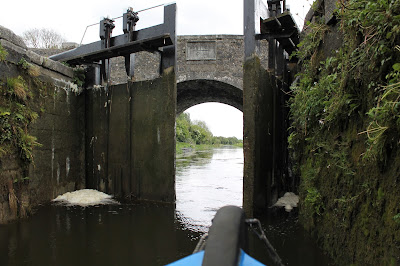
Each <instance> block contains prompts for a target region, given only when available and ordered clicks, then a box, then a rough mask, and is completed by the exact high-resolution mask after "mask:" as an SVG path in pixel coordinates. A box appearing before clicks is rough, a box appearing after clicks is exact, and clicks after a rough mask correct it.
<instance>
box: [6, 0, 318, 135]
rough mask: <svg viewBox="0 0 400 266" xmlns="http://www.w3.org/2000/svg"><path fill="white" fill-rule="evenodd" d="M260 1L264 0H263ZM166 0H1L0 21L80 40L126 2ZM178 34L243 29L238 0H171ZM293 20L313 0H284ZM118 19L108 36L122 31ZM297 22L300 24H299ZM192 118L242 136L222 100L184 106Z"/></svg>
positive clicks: (236, 115) (152, 14) (94, 36)
mask: <svg viewBox="0 0 400 266" xmlns="http://www.w3.org/2000/svg"><path fill="white" fill-rule="evenodd" d="M263 1H264V2H265V3H266V0H263ZM168 2H171V1H168V0H166V1H162V0H136V1H132V0H130V1H129V0H112V1H111V0H96V1H93V0H68V1H56V0H34V1H32V0H23V1H18V0H17V1H16V0H14V1H12V0H10V1H6V0H5V1H3V3H2V4H1V8H0V25H2V26H4V27H6V28H9V29H11V30H12V31H14V32H15V33H16V34H18V35H22V33H23V32H24V31H25V30H27V29H31V28H50V29H54V30H55V31H57V32H59V33H60V34H61V35H62V36H63V37H64V38H65V39H66V40H67V41H69V42H76V43H80V41H81V39H82V36H83V33H84V31H85V28H86V26H87V25H90V24H93V23H97V22H99V21H100V20H101V19H102V18H103V17H111V18H114V17H119V16H121V15H122V14H123V13H124V12H126V9H127V8H128V7H133V9H134V10H135V11H138V10H142V9H145V8H148V7H152V6H156V5H159V4H162V3H168ZM175 2H176V4H177V8H178V15H177V33H178V35H196V34H199V35H204V34H243V0H176V1H175ZM286 2H287V5H289V6H290V9H291V12H292V14H293V16H294V18H295V19H296V21H297V23H298V24H302V21H303V20H304V17H305V15H306V14H307V12H308V10H309V9H310V5H311V4H312V2H313V0H287V1H286ZM139 17H140V21H139V22H138V24H137V29H140V28H145V27H149V26H152V25H155V24H160V23H162V22H163V9H162V7H160V8H155V9H152V10H150V11H145V12H141V13H140V14H139ZM120 23H121V19H119V20H117V21H116V28H115V30H114V31H113V35H119V34H121V33H122V26H121V24H120ZM299 26H300V25H299ZM98 32H99V28H98V26H97V25H96V26H93V27H90V28H89V29H88V31H87V33H86V35H85V38H84V40H83V43H89V42H93V41H97V40H98V39H99V37H98ZM188 112H189V113H190V115H191V117H192V119H197V120H203V121H205V122H206V123H207V124H208V125H209V127H210V129H211V131H212V132H213V134H214V135H215V136H220V135H222V136H226V137H228V136H236V137H238V138H242V125H243V118H242V117H243V114H242V113H241V112H240V111H238V110H237V109H235V108H233V107H230V106H226V105H222V104H214V103H209V104H202V105H197V106H194V107H192V108H190V109H188Z"/></svg>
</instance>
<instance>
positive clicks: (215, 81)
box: [110, 35, 267, 114]
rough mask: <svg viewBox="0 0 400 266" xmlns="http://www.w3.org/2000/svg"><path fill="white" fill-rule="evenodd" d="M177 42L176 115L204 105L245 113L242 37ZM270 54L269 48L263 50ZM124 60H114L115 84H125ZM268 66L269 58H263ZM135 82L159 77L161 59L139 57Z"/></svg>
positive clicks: (204, 37)
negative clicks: (221, 105)
mask: <svg viewBox="0 0 400 266" xmlns="http://www.w3.org/2000/svg"><path fill="white" fill-rule="evenodd" d="M177 39H178V42H177V73H176V79H177V108H176V109H177V110H176V111H177V114H180V113H182V112H183V111H185V110H186V109H188V108H190V107H192V106H194V105H197V104H201V103H206V102H219V103H224V104H227V105H230V106H232V107H235V108H237V109H239V110H240V111H243V63H244V54H243V50H244V39H243V35H183V36H178V38H177ZM261 49H263V50H265V51H264V52H263V53H262V54H263V55H266V54H267V52H266V51H267V46H266V45H264V46H261ZM123 59H124V58H123V57H119V58H113V59H112V60H111V77H110V80H111V82H112V83H114V84H118V83H126V80H127V76H126V73H125V68H124V62H123ZM263 59H264V60H263V64H267V58H263ZM135 60H136V62H135V81H144V80H152V79H155V78H158V77H159V67H160V66H159V64H160V55H159V54H158V53H149V52H140V53H137V54H136V59H135Z"/></svg>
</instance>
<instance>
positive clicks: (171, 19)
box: [160, 3, 177, 75]
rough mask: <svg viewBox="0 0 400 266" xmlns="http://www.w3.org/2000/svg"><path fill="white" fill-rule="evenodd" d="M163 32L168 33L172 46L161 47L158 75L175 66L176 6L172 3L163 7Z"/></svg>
mask: <svg viewBox="0 0 400 266" xmlns="http://www.w3.org/2000/svg"><path fill="white" fill-rule="evenodd" d="M164 25H165V29H164V32H168V33H169V34H170V36H171V39H172V43H173V44H172V45H169V46H166V47H163V50H162V53H161V64H160V75H161V74H163V73H164V71H165V70H166V69H167V68H169V67H171V66H173V67H175V66H176V41H177V40H176V4H175V3H172V4H169V5H165V6H164Z"/></svg>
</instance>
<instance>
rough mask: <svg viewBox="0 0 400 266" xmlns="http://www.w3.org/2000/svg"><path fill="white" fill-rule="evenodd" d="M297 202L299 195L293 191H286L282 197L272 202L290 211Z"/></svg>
mask: <svg viewBox="0 0 400 266" xmlns="http://www.w3.org/2000/svg"><path fill="white" fill-rule="evenodd" d="M298 203H299V196H297V195H296V194H294V193H293V192H286V193H285V195H283V197H281V198H279V199H278V201H277V202H276V203H275V204H274V206H276V207H285V211H287V212H290V211H291V210H293V208H294V207H297V204H298Z"/></svg>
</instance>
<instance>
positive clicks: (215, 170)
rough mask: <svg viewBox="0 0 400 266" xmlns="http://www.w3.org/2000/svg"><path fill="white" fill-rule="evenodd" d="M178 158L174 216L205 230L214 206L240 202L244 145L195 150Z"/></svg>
mask: <svg viewBox="0 0 400 266" xmlns="http://www.w3.org/2000/svg"><path fill="white" fill-rule="evenodd" d="M187 157H188V158H181V159H180V161H177V167H176V169H177V171H176V211H177V218H178V219H179V220H180V221H181V222H182V223H183V224H185V225H186V226H187V228H188V229H190V230H195V231H200V232H206V231H208V227H209V226H210V225H211V220H212V218H213V217H214V215H215V213H216V212H217V210H218V209H219V208H221V207H223V206H225V205H236V206H242V194H243V193H242V187H243V185H242V184H243V181H242V180H243V149H239V148H227V147H225V148H218V149H212V150H208V151H202V152H196V153H194V154H190V155H189V156H187Z"/></svg>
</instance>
